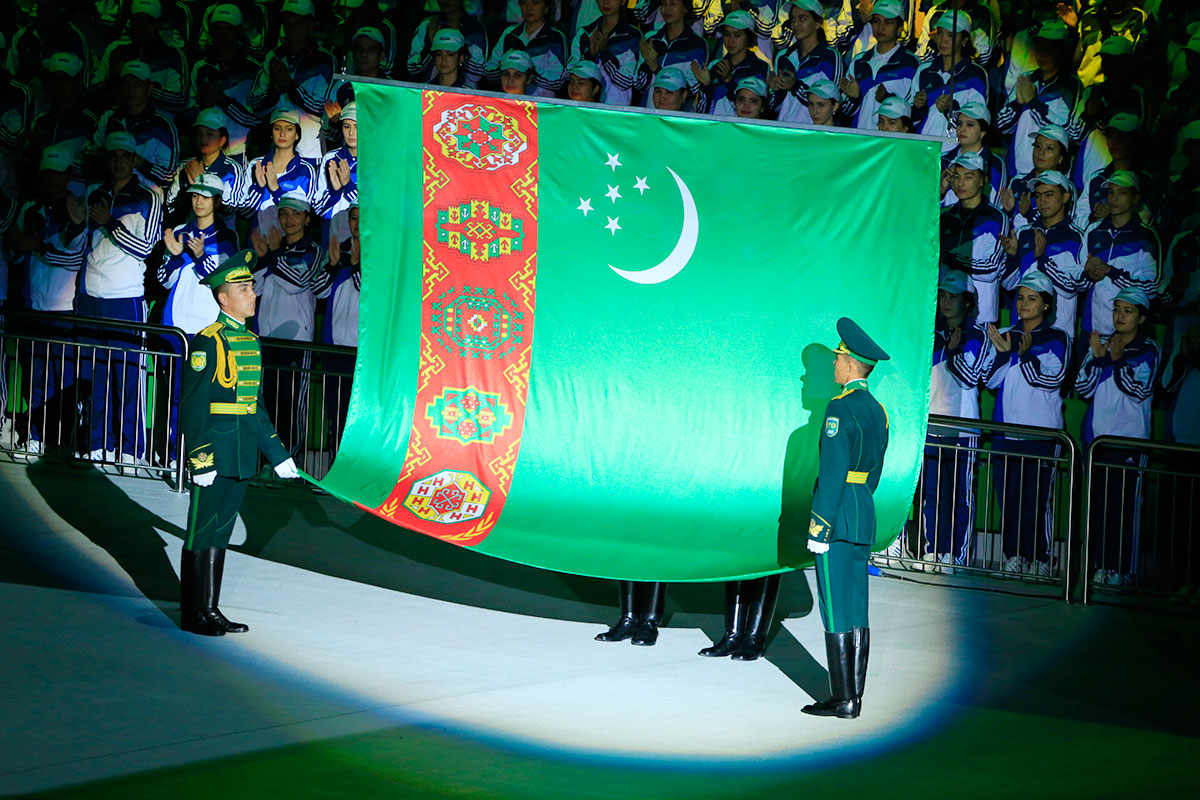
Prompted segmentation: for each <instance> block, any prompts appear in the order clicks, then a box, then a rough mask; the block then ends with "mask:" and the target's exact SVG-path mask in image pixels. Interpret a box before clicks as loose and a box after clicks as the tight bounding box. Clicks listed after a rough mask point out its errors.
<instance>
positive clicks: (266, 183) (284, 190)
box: [246, 106, 319, 235]
mask: <svg viewBox="0 0 1200 800" xmlns="http://www.w3.org/2000/svg"><path fill="white" fill-rule="evenodd" d="M270 122H271V149H270V150H268V151H267V154H266V155H265V156H259V157H258V158H256V159H254V160H253V161H251V162H250V165H249V167H248V168H247V170H246V171H247V175H248V177H249V183H250V187H249V191H248V198H247V201H248V203H249V207H250V208H251V209H253V210H254V211H255V212H256V215H257V217H256V220H255V223H256V226H257V227H258V229H259V230H260V231H262V232H263V234H264V235H267V234H268V233H269V232H270V231H271V230H272V229H276V230H279V205H278V204H279V199H280V198H281V197H283V195H285V194H288V193H290V192H296V191H298V192H300V193H301V194H303V195H304V196H305V197H306V198H308V201H309V203H310V204H311V203H312V201H313V200H314V199H315V197H316V194H317V170H318V169H319V167H318V164H317V162H316V161H314V160H312V159H309V158H304V157H303V156H301V155H298V154H297V153H296V144H297V143H298V142H299V141H300V113H299V112H298V111H296V109H294V108H291V107H289V106H279V107H278V108H276V109H275V110H274V111H272V112H271V119H270Z"/></svg>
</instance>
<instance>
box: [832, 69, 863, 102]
mask: <svg viewBox="0 0 1200 800" xmlns="http://www.w3.org/2000/svg"><path fill="white" fill-rule="evenodd" d="M838 88H839V89H841V90H842V94H844V95H846V97H851V98H858V97H862V87H860V86H859V85H858V81H857V80H855V79H854V78H852V77H850V76H849V75H847V76H846V77H844V78H842V79H841V80H840V81H838Z"/></svg>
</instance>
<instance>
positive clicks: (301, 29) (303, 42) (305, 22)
mask: <svg viewBox="0 0 1200 800" xmlns="http://www.w3.org/2000/svg"><path fill="white" fill-rule="evenodd" d="M316 16H317V9H316V7H315V6H314V5H313V0H283V5H282V6H280V8H279V21H280V24H281V26H282V27H283V40H284V42H285V43H286V44H287V45H288V48H289V49H290V50H292V51H293V52H296V51H299V50H303V49H304V48H305V47H307V46H308V43H309V42H310V41H311V40H312V34H313V28H314V27H315V26H316Z"/></svg>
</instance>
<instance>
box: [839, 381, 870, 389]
mask: <svg viewBox="0 0 1200 800" xmlns="http://www.w3.org/2000/svg"><path fill="white" fill-rule="evenodd" d="M866 388H867V379H866V378H855V379H854V380H852V381H847V382H846V384H845V385H844V386H843V387H842V391H844V392H849V391H851V390H852V389H866Z"/></svg>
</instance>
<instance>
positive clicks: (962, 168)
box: [950, 152, 987, 200]
mask: <svg viewBox="0 0 1200 800" xmlns="http://www.w3.org/2000/svg"><path fill="white" fill-rule="evenodd" d="M950 169H951V173H950V189H951V190H952V191H953V192H954V194H955V195H957V196H958V199H959V200H974V199H975V198H977V197H979V196H980V195H982V194H983V190H984V187H985V186H986V185H987V166H986V165H985V164H984V163H983V156H981V155H980V154H979V153H969V152H963V153H959V154H958V157H957V158H955V159H954V160H953V161H951V162H950Z"/></svg>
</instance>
